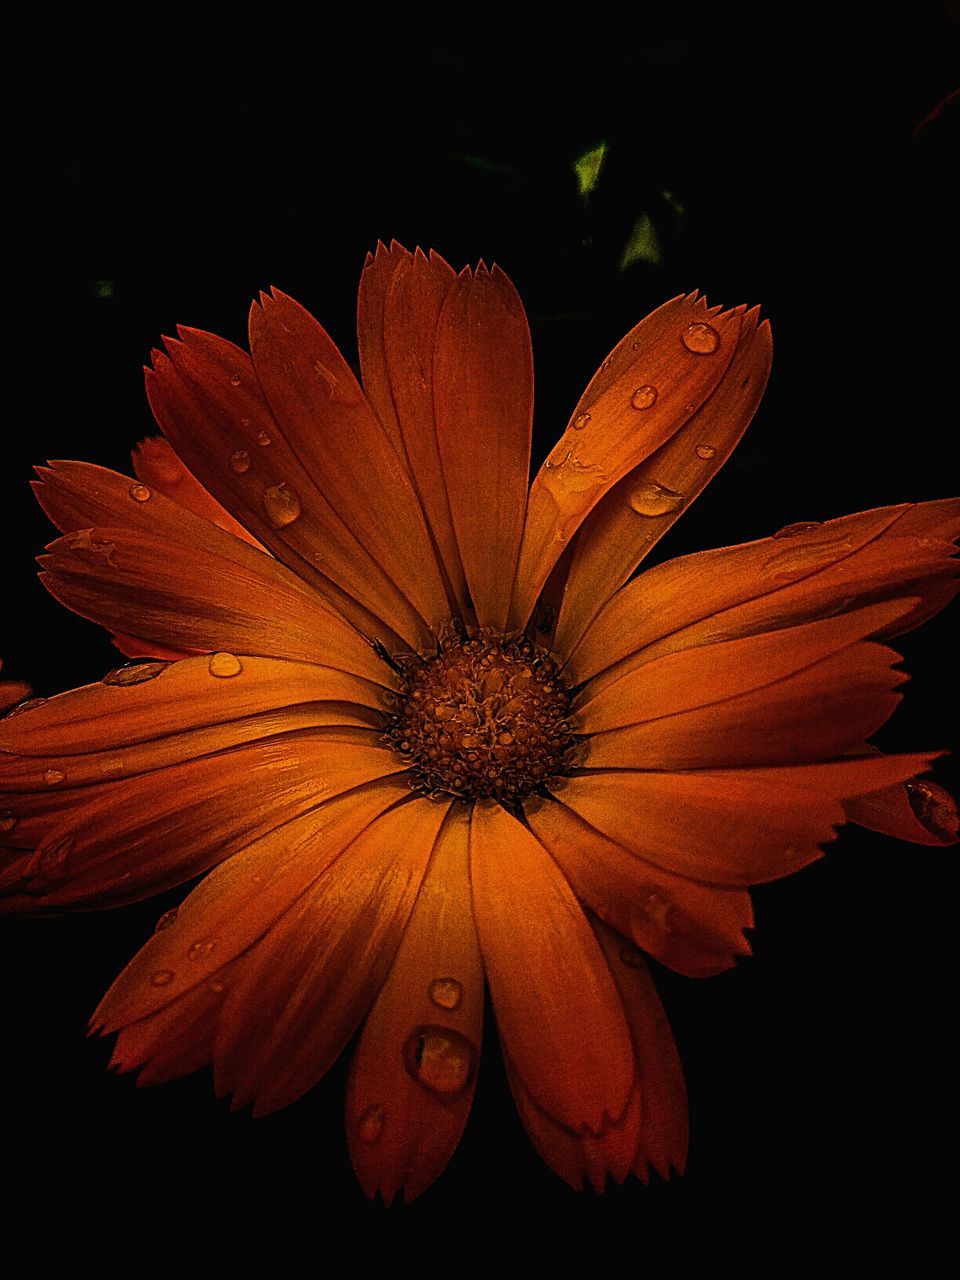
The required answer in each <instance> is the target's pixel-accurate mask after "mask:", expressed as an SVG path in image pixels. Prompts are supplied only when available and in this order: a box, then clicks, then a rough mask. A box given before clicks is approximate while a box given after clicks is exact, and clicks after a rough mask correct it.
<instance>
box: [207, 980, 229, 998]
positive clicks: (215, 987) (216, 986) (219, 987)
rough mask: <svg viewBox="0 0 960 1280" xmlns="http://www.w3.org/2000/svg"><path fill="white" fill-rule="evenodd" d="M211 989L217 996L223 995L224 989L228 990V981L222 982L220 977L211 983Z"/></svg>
mask: <svg viewBox="0 0 960 1280" xmlns="http://www.w3.org/2000/svg"><path fill="white" fill-rule="evenodd" d="M209 989H210V991H212V992H213V994H214V995H215V996H220V995H223V993H224V991H226V989H227V986H226V983H224V982H221V981H220V980H219V978H218V979H217V980H216V981H215V982H211V983H210V988H209Z"/></svg>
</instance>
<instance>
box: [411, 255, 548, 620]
mask: <svg viewBox="0 0 960 1280" xmlns="http://www.w3.org/2000/svg"><path fill="white" fill-rule="evenodd" d="M433 401H434V415H435V422H436V431H437V439H438V441H439V446H440V459H441V463H442V466H443V475H444V479H445V482H446V488H447V492H448V494H449V499H450V511H451V515H452V517H453V526H454V529H455V530H456V536H457V544H458V546H459V548H460V557H461V560H462V562H463V568H464V572H465V574H466V579H467V586H468V589H469V592H470V595H471V597H472V602H473V607H474V611H475V613H476V618H477V622H478V624H479V625H480V626H481V627H492V628H493V629H495V630H497V631H503V630H504V629H505V627H506V625H507V611H508V608H509V605H510V594H511V591H512V589H513V579H514V572H515V569H516V565H517V558H518V555H519V551H520V540H521V536H522V533H523V513H524V507H525V505H526V501H527V482H528V477H529V472H530V436H531V430H532V423H533V353H532V350H531V346H530V330H529V328H528V326H527V317H526V313H525V312H524V309H523V303H522V302H521V301H520V299H519V297H518V296H517V291H516V289H514V287H513V285H512V284H511V282H510V280H509V279H508V278H507V276H506V275H504V273H503V272H502V271H501V270H500V268H499V267H497V266H494V267H493V268H492V270H489V271H488V270H487V268H486V267H485V266H484V265H483V263H482V262H481V263H480V265H479V266H478V268H477V270H476V271H475V272H473V273H471V272H470V270H469V268H464V270H463V271H461V272H460V274H459V275H458V276H457V278H456V281H455V283H454V284H453V285H452V286H451V288H450V290H449V292H448V293H447V295H446V297H445V299H444V301H443V307H442V309H441V311H440V319H439V322H438V325H437V333H436V340H435V346H434V355H433Z"/></svg>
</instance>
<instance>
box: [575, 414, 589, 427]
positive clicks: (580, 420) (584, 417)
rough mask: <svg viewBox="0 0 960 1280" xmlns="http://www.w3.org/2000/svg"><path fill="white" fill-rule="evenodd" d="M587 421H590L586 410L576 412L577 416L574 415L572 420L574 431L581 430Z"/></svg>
mask: <svg viewBox="0 0 960 1280" xmlns="http://www.w3.org/2000/svg"><path fill="white" fill-rule="evenodd" d="M589 421H590V414H589V412H587V413H578V414H577V416H576V417H575V418H574V420H573V429H574V431H582V430H583V429H584V427H585V426H586V425H587V423H588V422H589Z"/></svg>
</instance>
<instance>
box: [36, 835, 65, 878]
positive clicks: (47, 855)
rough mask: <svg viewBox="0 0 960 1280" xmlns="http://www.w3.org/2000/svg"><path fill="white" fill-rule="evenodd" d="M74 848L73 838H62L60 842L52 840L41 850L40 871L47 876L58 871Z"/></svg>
mask: <svg viewBox="0 0 960 1280" xmlns="http://www.w3.org/2000/svg"><path fill="white" fill-rule="evenodd" d="M72 848H73V836H61V837H60V839H59V840H51V841H50V843H49V844H47V845H44V846H43V847H42V848H41V849H40V870H41V871H42V872H43V873H44V874H45V875H51V874H53V873H55V872H56V871H58V870H59V869H60V867H62V865H63V863H64V862H65V861H66V859H67V854H68V853H69V852H70V850H71V849H72Z"/></svg>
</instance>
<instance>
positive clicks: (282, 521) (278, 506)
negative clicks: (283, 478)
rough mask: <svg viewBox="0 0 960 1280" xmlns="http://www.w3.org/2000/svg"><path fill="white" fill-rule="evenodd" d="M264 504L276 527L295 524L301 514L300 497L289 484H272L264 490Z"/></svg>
mask: <svg viewBox="0 0 960 1280" xmlns="http://www.w3.org/2000/svg"><path fill="white" fill-rule="evenodd" d="M263 506H264V509H265V510H266V513H267V519H268V520H269V521H270V523H271V524H272V525H273V527H274V528H275V529H282V528H284V526H285V525H288V524H293V522H294V520H296V519H297V517H298V516H299V514H300V499H299V498H298V497H297V495H296V494H295V493H294V491H293V490H292V489H291V488H290V486H289V485H288V484H283V483H280V484H272V485H271V486H270V487H269V489H267V490H266V491H265V492H264V495H263Z"/></svg>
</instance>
